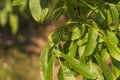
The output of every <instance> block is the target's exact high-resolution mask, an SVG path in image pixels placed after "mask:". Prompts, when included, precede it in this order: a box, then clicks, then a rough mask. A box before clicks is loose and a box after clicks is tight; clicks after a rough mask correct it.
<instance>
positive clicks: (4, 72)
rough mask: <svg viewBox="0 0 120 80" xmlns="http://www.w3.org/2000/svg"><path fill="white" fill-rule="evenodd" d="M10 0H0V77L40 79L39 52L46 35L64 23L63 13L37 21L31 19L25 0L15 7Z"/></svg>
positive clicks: (44, 44) (4, 79)
mask: <svg viewBox="0 0 120 80" xmlns="http://www.w3.org/2000/svg"><path fill="white" fill-rule="evenodd" d="M18 1H20V0H18ZM11 2H12V0H0V80H40V73H39V72H40V67H39V56H40V52H41V50H42V49H43V48H44V47H45V46H46V45H47V36H48V35H49V34H50V33H51V32H52V31H53V30H55V28H56V27H57V26H60V24H62V25H63V24H64V23H65V21H66V19H65V16H64V15H62V16H61V17H60V19H59V20H58V21H57V23H54V22H52V21H51V19H50V18H49V19H47V20H46V21H44V23H42V24H40V23H37V22H35V20H34V19H33V18H32V16H31V14H30V11H29V8H28V0H21V4H22V5H15V6H14V3H13V5H12V4H11ZM53 2H54V3H55V2H56V0H53ZM54 3H51V5H52V6H54ZM52 6H51V8H52Z"/></svg>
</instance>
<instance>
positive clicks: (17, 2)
mask: <svg viewBox="0 0 120 80" xmlns="http://www.w3.org/2000/svg"><path fill="white" fill-rule="evenodd" d="M25 1H26V0H13V1H12V5H13V6H16V5H22V4H25Z"/></svg>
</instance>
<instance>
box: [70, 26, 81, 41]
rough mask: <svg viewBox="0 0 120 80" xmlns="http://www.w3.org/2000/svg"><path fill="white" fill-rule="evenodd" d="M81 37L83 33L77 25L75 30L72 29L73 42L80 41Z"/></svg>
mask: <svg viewBox="0 0 120 80" xmlns="http://www.w3.org/2000/svg"><path fill="white" fill-rule="evenodd" d="M80 36H81V31H80V29H79V26H78V25H75V26H74V27H73V28H72V37H71V40H76V39H79V38H80Z"/></svg>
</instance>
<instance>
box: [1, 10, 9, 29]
mask: <svg viewBox="0 0 120 80" xmlns="http://www.w3.org/2000/svg"><path fill="white" fill-rule="evenodd" d="M7 16H8V15H7V12H6V11H4V10H3V11H0V25H1V26H3V27H4V26H5V25H6V23H7Z"/></svg>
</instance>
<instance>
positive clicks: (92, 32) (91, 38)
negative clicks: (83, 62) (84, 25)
mask: <svg viewBox="0 0 120 80" xmlns="http://www.w3.org/2000/svg"><path fill="white" fill-rule="evenodd" d="M97 37H98V32H97V30H96V29H95V28H94V27H91V28H90V29H89V31H88V42H87V45H86V47H85V52H84V54H83V55H84V56H89V55H91V54H92V53H93V51H94V49H95V47H96V45H97V41H96V40H97Z"/></svg>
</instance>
